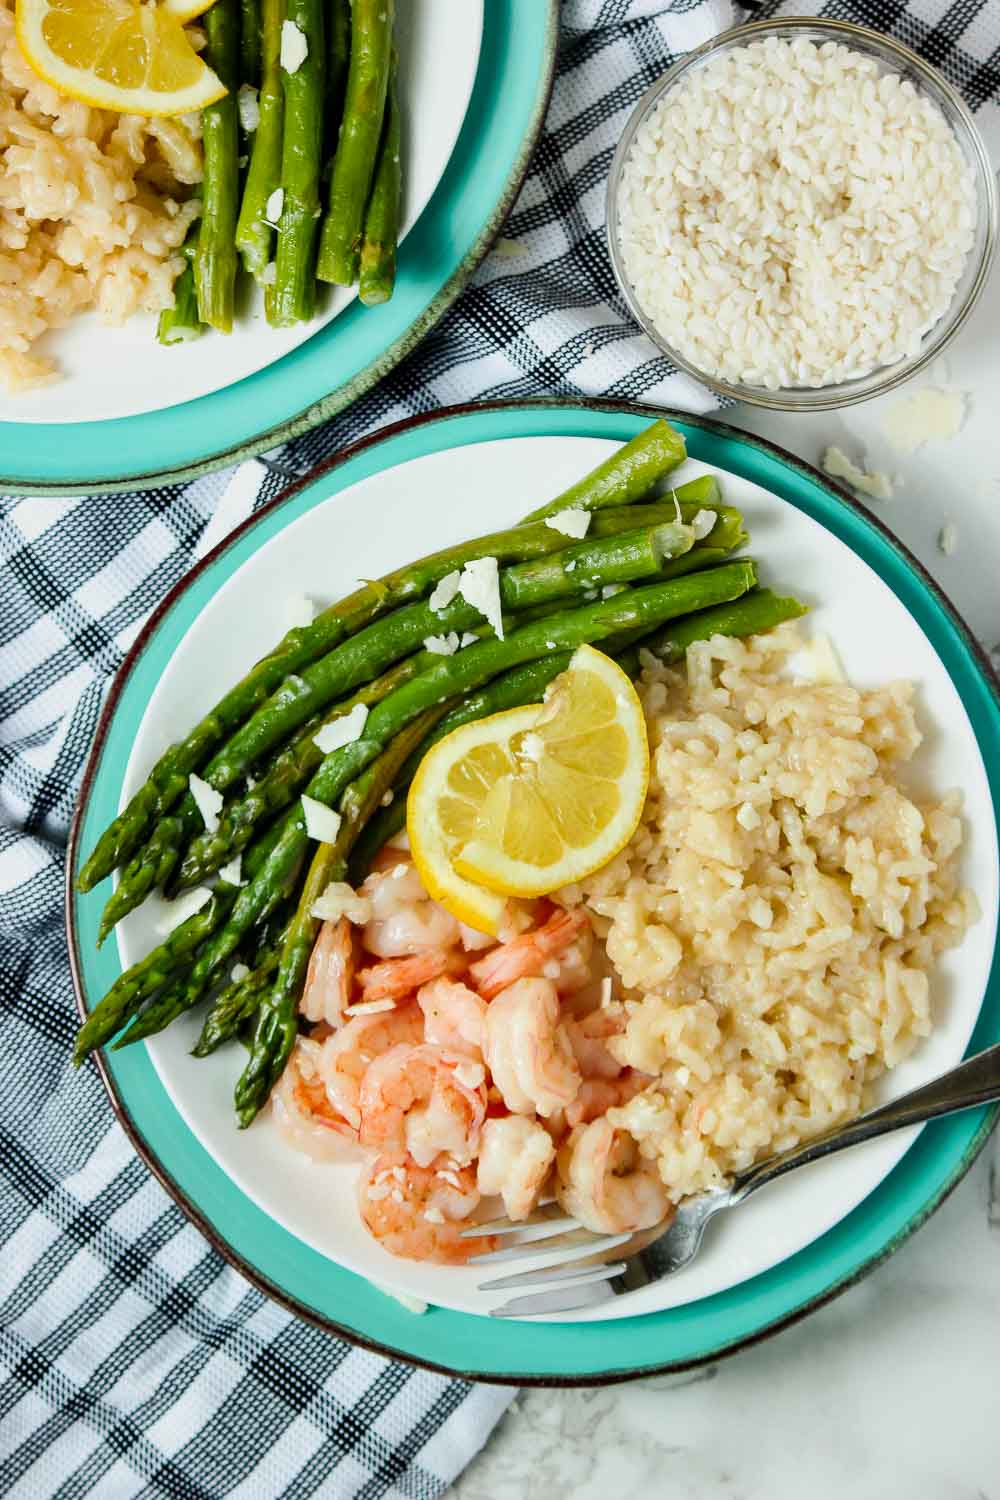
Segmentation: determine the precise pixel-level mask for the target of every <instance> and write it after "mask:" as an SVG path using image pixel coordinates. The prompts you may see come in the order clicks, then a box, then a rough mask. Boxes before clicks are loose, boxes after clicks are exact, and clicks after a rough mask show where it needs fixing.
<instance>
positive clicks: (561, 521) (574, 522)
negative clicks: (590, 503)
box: [545, 507, 590, 540]
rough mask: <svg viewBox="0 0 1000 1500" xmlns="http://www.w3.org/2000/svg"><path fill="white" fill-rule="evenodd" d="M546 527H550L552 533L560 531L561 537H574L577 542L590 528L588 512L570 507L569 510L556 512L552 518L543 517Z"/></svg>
mask: <svg viewBox="0 0 1000 1500" xmlns="http://www.w3.org/2000/svg"><path fill="white" fill-rule="evenodd" d="M545 524H546V526H551V528H552V530H553V531H561V532H562V534H563V536H574V537H576V538H577V539H578V540H579V538H580V537H582V536H586V535H587V530H588V528H589V526H590V511H589V510H580V509H579V508H573V507H571V508H570V509H569V510H560V511H557V512H556V514H555V515H554V516H546V517H545Z"/></svg>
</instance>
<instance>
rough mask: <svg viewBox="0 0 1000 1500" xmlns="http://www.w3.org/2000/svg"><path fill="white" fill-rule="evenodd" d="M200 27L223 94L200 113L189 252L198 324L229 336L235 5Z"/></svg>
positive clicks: (218, 2)
mask: <svg viewBox="0 0 1000 1500" xmlns="http://www.w3.org/2000/svg"><path fill="white" fill-rule="evenodd" d="M202 25H203V26H204V28H205V38H206V42H205V51H204V53H203V54H202V55H203V56H204V59H205V61H206V62H207V63H208V66H209V67H210V68H213V69H214V70H215V72H216V73H217V74H218V75H219V78H220V80H221V81H222V82H223V83H224V84H225V86H226V88H227V90H228V93H226V94H225V95H224V96H223V97H222V98H221V99H217V100H216V102H215V103H214V104H209V105H208V107H207V108H206V109H203V110H202V112H201V138H202V151H203V155H204V178H203V181H202V200H203V204H204V206H203V209H202V215H201V228H200V230H199V233H198V248H197V250H196V252H195V261H194V268H195V286H196V288H197V292H198V316H199V318H200V319H201V321H202V322H203V323H208V324H210V325H211V327H212V328H218V329H219V330H220V332H222V333H231V332H232V327H233V304H234V300H235V290H236V242H235V236H236V208H237V202H238V199H239V167H238V165H237V158H238V156H239V146H238V137H237V115H236V91H237V89H238V88H239V81H240V80H239V67H240V0H215V3H214V5H212V7H211V9H210V10H207V11H206V12H205V15H204V16H203V17H202Z"/></svg>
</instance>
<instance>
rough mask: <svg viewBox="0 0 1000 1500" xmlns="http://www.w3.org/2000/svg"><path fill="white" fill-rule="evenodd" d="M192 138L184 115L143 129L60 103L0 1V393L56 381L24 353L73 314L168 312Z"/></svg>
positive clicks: (141, 124) (195, 153) (196, 168)
mask: <svg viewBox="0 0 1000 1500" xmlns="http://www.w3.org/2000/svg"><path fill="white" fill-rule="evenodd" d="M198 129H199V122H198V118H197V117H196V116H190V117H189V116H185V117H183V118H182V119H148V120H146V119H140V118H139V117H138V116H136V115H116V114H110V113H108V112H107V111H105V110H99V109H91V108H89V107H88V106H87V105H86V104H80V103H78V102H76V101H75V100H72V99H66V98H64V97H63V96H62V95H60V94H59V93H57V91H56V90H55V89H54V88H52V87H51V86H50V85H49V84H47V83H45V82H43V81H42V79H40V78H39V77H38V76H37V75H36V74H35V73H33V72H32V70H31V69H30V68H29V67H28V64H27V63H26V62H25V60H24V58H23V57H22V56H21V52H20V49H19V48H18V45H17V41H16V39H15V36H14V10H13V4H12V3H11V0H0V386H5V387H6V388H7V389H8V390H11V391H16V390H21V389H24V388H26V387H30V386H33V385H38V384H41V383H44V382H45V381H48V380H51V379H52V378H53V377H54V376H55V375H57V374H58V371H57V370H56V367H55V365H54V362H53V361H52V359H50V358H49V357H48V356H47V355H46V354H45V353H44V352H43V351H41V350H38V349H36V348H35V347H34V346H35V344H36V341H37V340H38V339H40V338H41V337H42V335H43V334H44V333H45V332H46V331H47V330H48V329H50V328H60V327H62V326H63V324H65V323H66V322H67V321H68V320H69V319H70V318H71V317H72V316H73V314H74V313H75V312H79V311H81V310H82V309H84V308H90V307H93V308H96V309H97V310H98V312H99V313H100V315H101V317H102V318H103V319H104V320H105V321H106V322H108V323H121V322H123V321H124V320H125V319H126V318H128V317H130V316H131V314H132V313H134V312H137V311H139V310H140V309H142V310H145V311H148V312H156V311H158V310H159V309H161V308H164V307H169V306H171V304H172V302H173V284H174V280H175V278H176V276H177V275H178V273H179V271H180V270H181V268H182V267H183V264H184V263H183V260H182V259H181V257H180V256H179V254H178V253H177V252H178V250H179V247H180V246H181V244H182V243H183V240H184V237H185V235H186V233H187V229H188V225H189V224H190V223H191V220H192V219H193V218H194V217H195V216H196V215H197V213H198V211H199V205H198V201H197V199H191V198H190V197H189V194H190V185H192V184H194V183H197V182H199V181H200V180H201V144H200V140H199V139H198ZM184 199H187V201H186V202H185V201H183V200H184Z"/></svg>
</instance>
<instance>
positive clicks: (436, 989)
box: [417, 979, 486, 1059]
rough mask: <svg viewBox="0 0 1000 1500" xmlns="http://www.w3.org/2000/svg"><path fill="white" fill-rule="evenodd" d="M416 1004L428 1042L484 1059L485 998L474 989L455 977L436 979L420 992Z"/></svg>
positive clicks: (424, 986)
mask: <svg viewBox="0 0 1000 1500" xmlns="http://www.w3.org/2000/svg"><path fill="white" fill-rule="evenodd" d="M417 1004H418V1005H419V1006H420V1009H421V1010H422V1011H423V1013H424V1037H425V1038H426V1040H427V1041H428V1042H432V1043H433V1044H434V1045H435V1046H436V1047H450V1048H452V1049H453V1050H454V1051H457V1052H468V1053H469V1054H470V1055H471V1056H473V1057H478V1058H480V1059H482V1055H483V1024H484V1022H485V1020H486V1001H485V1000H481V999H480V997H479V996H478V995H477V994H476V992H475V990H470V989H469V987H468V985H465V984H459V983H458V982H457V981H456V980H454V979H433V980H431V982H430V984H425V985H423V987H422V988H421V989H419V990H418V991H417Z"/></svg>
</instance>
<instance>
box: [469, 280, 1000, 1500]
mask: <svg viewBox="0 0 1000 1500" xmlns="http://www.w3.org/2000/svg"><path fill="white" fill-rule="evenodd" d="M921 386H934V387H937V388H940V389H945V390H949V391H959V392H961V393H963V395H964V397H965V402H966V417H965V422H964V424H963V427H962V430H961V432H960V433H959V434H958V435H957V436H956V437H954V438H951V439H950V440H948V441H942V442H934V443H928V444H926V445H925V446H923V447H921V448H920V449H918V450H917V451H916V452H915V453H913V454H910V455H904V454H900V453H899V452H897V451H894V450H893V449H892V447H891V446H890V444H889V442H888V440H887V439H886V437H885V435H884V433H883V431H882V428H881V422H882V419H883V418H884V415H885V412H886V410H887V408H888V407H890V406H891V405H894V404H895V403H897V402H899V401H901V400H904V399H906V398H907V397H908V396H910V395H911V394H912V392H913V391H914V390H917V389H919V388H920V387H921ZM724 415H725V419H726V420H727V421H730V422H732V423H733V424H734V425H736V426H739V427H743V428H745V429H747V430H750V431H754V432H758V433H761V434H762V435H764V436H765V437H768V438H771V439H773V440H774V441H775V442H777V443H780V444H782V446H784V447H786V448H790V449H792V450H793V451H794V452H796V453H798V454H800V455H801V456H802V457H803V458H805V459H808V460H809V461H810V462H813V463H815V462H817V460H818V457H819V454H820V452H821V451H822V450H823V449H824V448H825V447H826V446H827V445H828V444H830V443H835V444H837V445H838V446H839V447H841V448H843V449H844V451H845V452H847V453H848V455H849V456H850V457H851V458H852V459H853V460H854V461H855V462H858V460H859V459H860V458H861V457H862V456H864V457H865V458H866V459H867V462H868V465H869V467H873V468H877V469H882V470H886V471H888V472H890V473H892V474H898V475H899V476H900V477H901V479H902V481H903V482H902V484H900V485H899V486H898V488H897V491H896V495H895V497H894V498H893V499H892V500H890V501H886V502H875V501H873V502H871V505H872V509H873V510H875V511H876V513H877V514H878V515H879V516H880V517H881V518H882V519H883V520H884V521H885V522H886V524H887V525H888V526H890V527H891V528H892V530H893V531H895V532H896V534H897V535H898V536H899V537H901V538H902V540H903V541H904V542H905V543H906V544H907V546H909V547H910V549H911V550H912V551H913V552H914V553H915V554H916V556H917V557H918V558H919V559H920V561H921V562H922V563H923V564H924V565H925V566H926V567H927V568H928V569H929V571H930V572H931V573H932V574H933V575H934V577H935V578H937V580H938V581H939V582H940V583H941V585H942V587H943V588H944V589H945V591H946V593H948V594H949V596H950V597H951V599H952V601H953V602H954V603H955V604H956V606H957V607H958V608H959V610H960V611H961V612H962V613H963V614H964V616H965V618H966V620H967V621H968V623H969V624H970V626H971V627H972V628H973V630H974V631H975V632H976V634H977V635H978V636H979V638H980V640H981V641H982V642H983V644H984V645H985V646H986V647H987V649H990V648H995V647H1000V269H998V270H997V271H996V272H995V274H994V276H993V278H992V281H991V284H990V286H989V287H988V288H987V290H986V293H985V295H984V298H983V300H982V302H981V303H980V305H979V308H978V309H977V311H976V315H975V317H974V320H973V322H972V326H970V327H967V328H966V329H965V330H964V331H963V333H962V334H961V335H960V336H959V338H958V339H957V340H956V341H955V343H954V344H953V345H952V346H951V348H950V349H949V350H948V351H947V352H946V354H945V355H943V356H942V357H941V358H940V359H939V360H938V361H937V363H936V365H935V366H934V368H933V369H932V370H931V371H930V372H929V373H928V374H926V375H923V376H919V377H917V379H916V380H914V381H913V382H911V383H910V384H909V385H906V386H904V387H903V388H902V390H901V391H899V392H897V393H895V394H894V395H891V396H887V397H883V398H880V399H879V400H877V401H872V402H869V403H867V404H865V405H864V406H861V407H857V408H854V409H847V410H846V411H844V412H840V413H838V412H832V413H826V414H817V415H815V416H801V415H797V414H784V413H762V412H755V411H752V410H750V409H748V408H742V407H741V408H736V409H733V410H731V411H729V412H727V413H725V414H724ZM948 522H951V523H953V524H954V526H955V528H956V545H955V550H954V551H953V553H952V554H951V555H950V556H945V555H944V554H943V553H942V552H941V551H940V549H939V546H938V537H939V534H940V531H941V528H942V526H943V525H945V524H946V523H948ZM994 659H995V660H1000V650H998V651H997V653H996V655H995V657H994ZM846 1495H849V1496H850V1500H1000V1136H997V1135H995V1136H994V1137H993V1139H992V1141H991V1142H990V1143H989V1145H988V1146H987V1149H986V1150H985V1151H984V1152H983V1154H982V1156H981V1157H980V1158H979V1160H978V1161H977V1162H976V1164H975V1166H974V1167H973V1169H972V1171H971V1172H970V1173H969V1175H968V1176H967V1177H966V1179H965V1180H964V1182H962V1183H961V1185H960V1186H959V1187H958V1189H957V1190H956V1192H955V1193H954V1194H953V1195H952V1197H951V1198H950V1199H949V1200H948V1201H947V1202H946V1203H945V1204H944V1205H943V1207H942V1208H941V1209H940V1210H939V1211H938V1213H937V1214H936V1215H935V1216H934V1217H933V1218H932V1219H931V1220H930V1222H929V1223H928V1224H926V1225H925V1226H924V1227H923V1229H921V1230H920V1232H919V1233H918V1234H917V1235H916V1236H915V1237H914V1238H913V1239H912V1240H910V1241H909V1242H908V1244H906V1245H905V1246H904V1247H903V1249H902V1250H900V1251H899V1253H898V1254H897V1255H896V1256H894V1257H893V1258H892V1259H891V1260H890V1261H889V1262H887V1264H885V1265H884V1266H882V1267H880V1268H879V1270H877V1271H875V1272H874V1273H873V1274H872V1275H871V1276H869V1277H868V1278H867V1279H866V1280H865V1281H863V1282H862V1283H861V1284H860V1285H858V1286H856V1287H854V1288H853V1289H852V1290H850V1291H848V1292H846V1293H845V1294H844V1295H843V1296H841V1297H840V1298H838V1299H837V1300H836V1301H835V1302H833V1303H832V1304H831V1305H830V1306H829V1307H826V1308H824V1309H823V1310H822V1311H820V1312H818V1313H817V1314H815V1316H813V1317H811V1318H808V1319H806V1321H805V1322H803V1323H800V1324H799V1325H797V1326H796V1327H794V1328H791V1329H788V1330H786V1331H785V1332H784V1333H781V1334H779V1335H777V1336H776V1337H775V1338H772V1339H769V1340H768V1341H766V1342H765V1343H764V1344H762V1345H759V1346H758V1347H756V1348H754V1349H751V1350H748V1351H746V1352H744V1353H741V1354H738V1355H736V1356H734V1357H733V1358H730V1359H728V1360H725V1361H722V1362H721V1363H719V1364H717V1365H713V1366H709V1367H708V1368H706V1369H704V1370H701V1371H699V1372H696V1373H695V1374H688V1375H682V1376H677V1377H667V1378H664V1379H660V1380H649V1381H643V1382H640V1383H636V1384H629V1385H623V1386H616V1387H611V1388H606V1389H603V1390H590V1391H573V1390H569V1391H547V1390H536V1391H524V1392H522V1393H521V1394H520V1395H519V1396H518V1398H517V1400H516V1401H515V1403H514V1405H513V1406H512V1407H511V1409H510V1411H509V1412H508V1414H507V1415H506V1417H505V1418H504V1419H503V1421H502V1422H501V1423H500V1425H499V1426H498V1428H497V1429H496V1431H495V1432H494V1434H493V1436H492V1437H491V1439H490V1441H489V1442H488V1443H487V1445H486V1448H485V1449H484V1450H483V1452H482V1453H481V1454H480V1455H479V1457H478V1458H477V1459H476V1460H474V1462H473V1463H472V1464H471V1465H470V1467H469V1468H468V1469H467V1470H466V1472H465V1474H464V1475H463V1476H462V1478H461V1479H460V1480H459V1482H458V1483H457V1484H456V1485H455V1486H454V1487H453V1488H452V1489H451V1490H450V1491H449V1496H448V1500H534V1497H536V1496H538V1497H544V1500H626V1497H628V1500H631V1497H633V1496H635V1497H640V1496H641V1497H647V1496H648V1497H657V1500H659V1497H662V1500H842V1497H844V1496H846Z"/></svg>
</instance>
